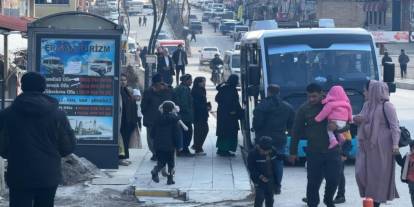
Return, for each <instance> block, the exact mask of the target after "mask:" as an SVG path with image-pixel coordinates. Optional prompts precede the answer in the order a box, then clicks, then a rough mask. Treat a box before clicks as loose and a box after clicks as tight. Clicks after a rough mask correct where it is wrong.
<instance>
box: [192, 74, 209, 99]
mask: <svg viewBox="0 0 414 207" xmlns="http://www.w3.org/2000/svg"><path fill="white" fill-rule="evenodd" d="M205 80H206V78H204V77H196V78H195V79H194V83H193V88H192V89H191V95H192V96H193V97H195V96H206V94H207V91H206V89H205V88H203V87H200V86H199V85H200V83H201V82H203V81H205Z"/></svg>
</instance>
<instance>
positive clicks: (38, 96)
mask: <svg viewBox="0 0 414 207" xmlns="http://www.w3.org/2000/svg"><path fill="white" fill-rule="evenodd" d="M21 83H22V90H23V93H22V94H21V95H19V96H18V97H17V98H16V99H15V101H14V102H13V104H12V105H11V106H10V107H8V108H7V109H5V110H4V111H2V112H0V142H1V144H0V145H1V150H0V155H1V156H2V157H3V158H5V159H7V160H8V167H7V176H6V181H7V185H8V186H9V188H10V206H11V207H33V206H35V207H53V205H54V197H55V193H56V190H57V187H58V185H59V183H60V182H61V179H62V175H61V157H64V156H67V155H69V154H70V153H72V152H73V151H74V148H75V135H74V132H73V130H72V128H71V126H70V124H69V121H68V119H67V117H66V115H65V113H64V112H63V111H61V110H60V109H59V108H58V104H59V103H58V101H57V100H56V99H54V98H52V97H50V96H47V95H45V94H43V92H44V91H45V88H46V80H45V78H44V77H42V76H41V75H40V74H38V73H34V72H29V73H27V74H25V75H24V76H23V77H22V80H21Z"/></svg>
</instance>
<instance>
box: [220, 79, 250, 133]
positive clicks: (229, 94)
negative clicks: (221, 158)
mask: <svg viewBox="0 0 414 207" xmlns="http://www.w3.org/2000/svg"><path fill="white" fill-rule="evenodd" d="M217 90H218V93H217V95H216V98H215V99H216V102H217V104H218V107H217V131H216V135H217V136H220V137H233V134H234V132H235V131H236V132H237V131H238V130H239V129H240V127H239V120H240V119H241V118H242V117H243V110H242V108H241V106H240V102H239V94H238V92H237V89H236V86H233V85H229V84H227V83H225V84H220V85H219V86H217Z"/></svg>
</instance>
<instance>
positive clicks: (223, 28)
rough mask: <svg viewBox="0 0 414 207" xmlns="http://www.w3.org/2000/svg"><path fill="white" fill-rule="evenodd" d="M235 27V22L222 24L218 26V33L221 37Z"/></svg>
mask: <svg viewBox="0 0 414 207" xmlns="http://www.w3.org/2000/svg"><path fill="white" fill-rule="evenodd" d="M236 25H237V23H236V22H223V23H222V24H221V25H220V32H221V33H222V34H223V35H226V34H227V33H229V32H231V31H233V30H234V27H235V26H236Z"/></svg>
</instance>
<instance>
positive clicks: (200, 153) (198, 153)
mask: <svg viewBox="0 0 414 207" xmlns="http://www.w3.org/2000/svg"><path fill="white" fill-rule="evenodd" d="M195 155H197V156H206V155H207V153H205V152H204V151H203V150H196V151H195Z"/></svg>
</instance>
